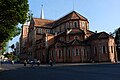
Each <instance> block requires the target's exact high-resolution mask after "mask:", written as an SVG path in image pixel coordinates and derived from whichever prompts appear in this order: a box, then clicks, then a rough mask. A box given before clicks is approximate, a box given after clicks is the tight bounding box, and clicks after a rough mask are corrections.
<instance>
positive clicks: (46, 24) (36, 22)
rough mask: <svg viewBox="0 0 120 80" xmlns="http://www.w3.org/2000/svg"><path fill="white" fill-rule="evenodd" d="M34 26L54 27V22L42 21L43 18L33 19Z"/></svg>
mask: <svg viewBox="0 0 120 80" xmlns="http://www.w3.org/2000/svg"><path fill="white" fill-rule="evenodd" d="M33 21H34V26H37V27H48V28H49V27H52V25H53V22H54V21H53V20H47V19H41V18H33Z"/></svg>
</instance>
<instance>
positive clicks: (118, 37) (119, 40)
mask: <svg viewBox="0 0 120 80" xmlns="http://www.w3.org/2000/svg"><path fill="white" fill-rule="evenodd" d="M115 43H116V50H117V55H118V60H120V28H118V29H117V30H116V31H115Z"/></svg>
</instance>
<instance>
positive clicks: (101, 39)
mask: <svg viewBox="0 0 120 80" xmlns="http://www.w3.org/2000/svg"><path fill="white" fill-rule="evenodd" d="M25 29H26V30H25ZM22 30H23V31H22V35H23V34H24V33H25V31H26V35H27V36H26V37H25V39H24V38H22V35H21V38H20V41H21V43H22V44H21V54H23V55H24V59H39V60H41V62H42V63H46V62H48V61H49V60H52V61H54V62H61V63H63V62H64V63H65V62H66V63H67V62H91V61H95V62H107V61H109V62H115V61H117V53H116V46H115V41H114V37H113V36H111V35H109V34H108V33H106V32H99V33H97V32H92V31H90V30H89V21H88V19H87V18H85V17H84V16H82V15H80V14H79V13H78V12H76V11H72V12H70V13H68V14H67V15H65V16H64V17H62V18H60V19H58V20H55V21H54V20H47V19H44V15H43V10H42V12H41V18H32V19H31V21H30V23H29V25H27V28H26V25H25V27H24V25H23V28H22ZM23 41H24V44H23ZM25 56H26V57H25Z"/></svg>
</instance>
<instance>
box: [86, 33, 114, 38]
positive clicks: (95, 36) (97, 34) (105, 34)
mask: <svg viewBox="0 0 120 80" xmlns="http://www.w3.org/2000/svg"><path fill="white" fill-rule="evenodd" d="M108 38H114V37H113V36H111V35H109V34H108V33H106V32H100V33H94V34H92V35H91V36H90V37H89V38H88V39H87V40H96V39H108Z"/></svg>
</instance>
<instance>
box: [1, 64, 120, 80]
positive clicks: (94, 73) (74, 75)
mask: <svg viewBox="0 0 120 80" xmlns="http://www.w3.org/2000/svg"><path fill="white" fill-rule="evenodd" d="M3 67H5V68H8V69H9V70H6V71H2V72H0V80H120V64H100V65H99V64H94V65H74V66H72V65H70V66H62V65H60V66H54V67H50V66H47V65H46V66H45V65H44V66H40V67H37V66H36V67H30V66H27V67H24V66H23V65H21V64H15V65H10V64H8V65H4V66H3Z"/></svg>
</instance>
